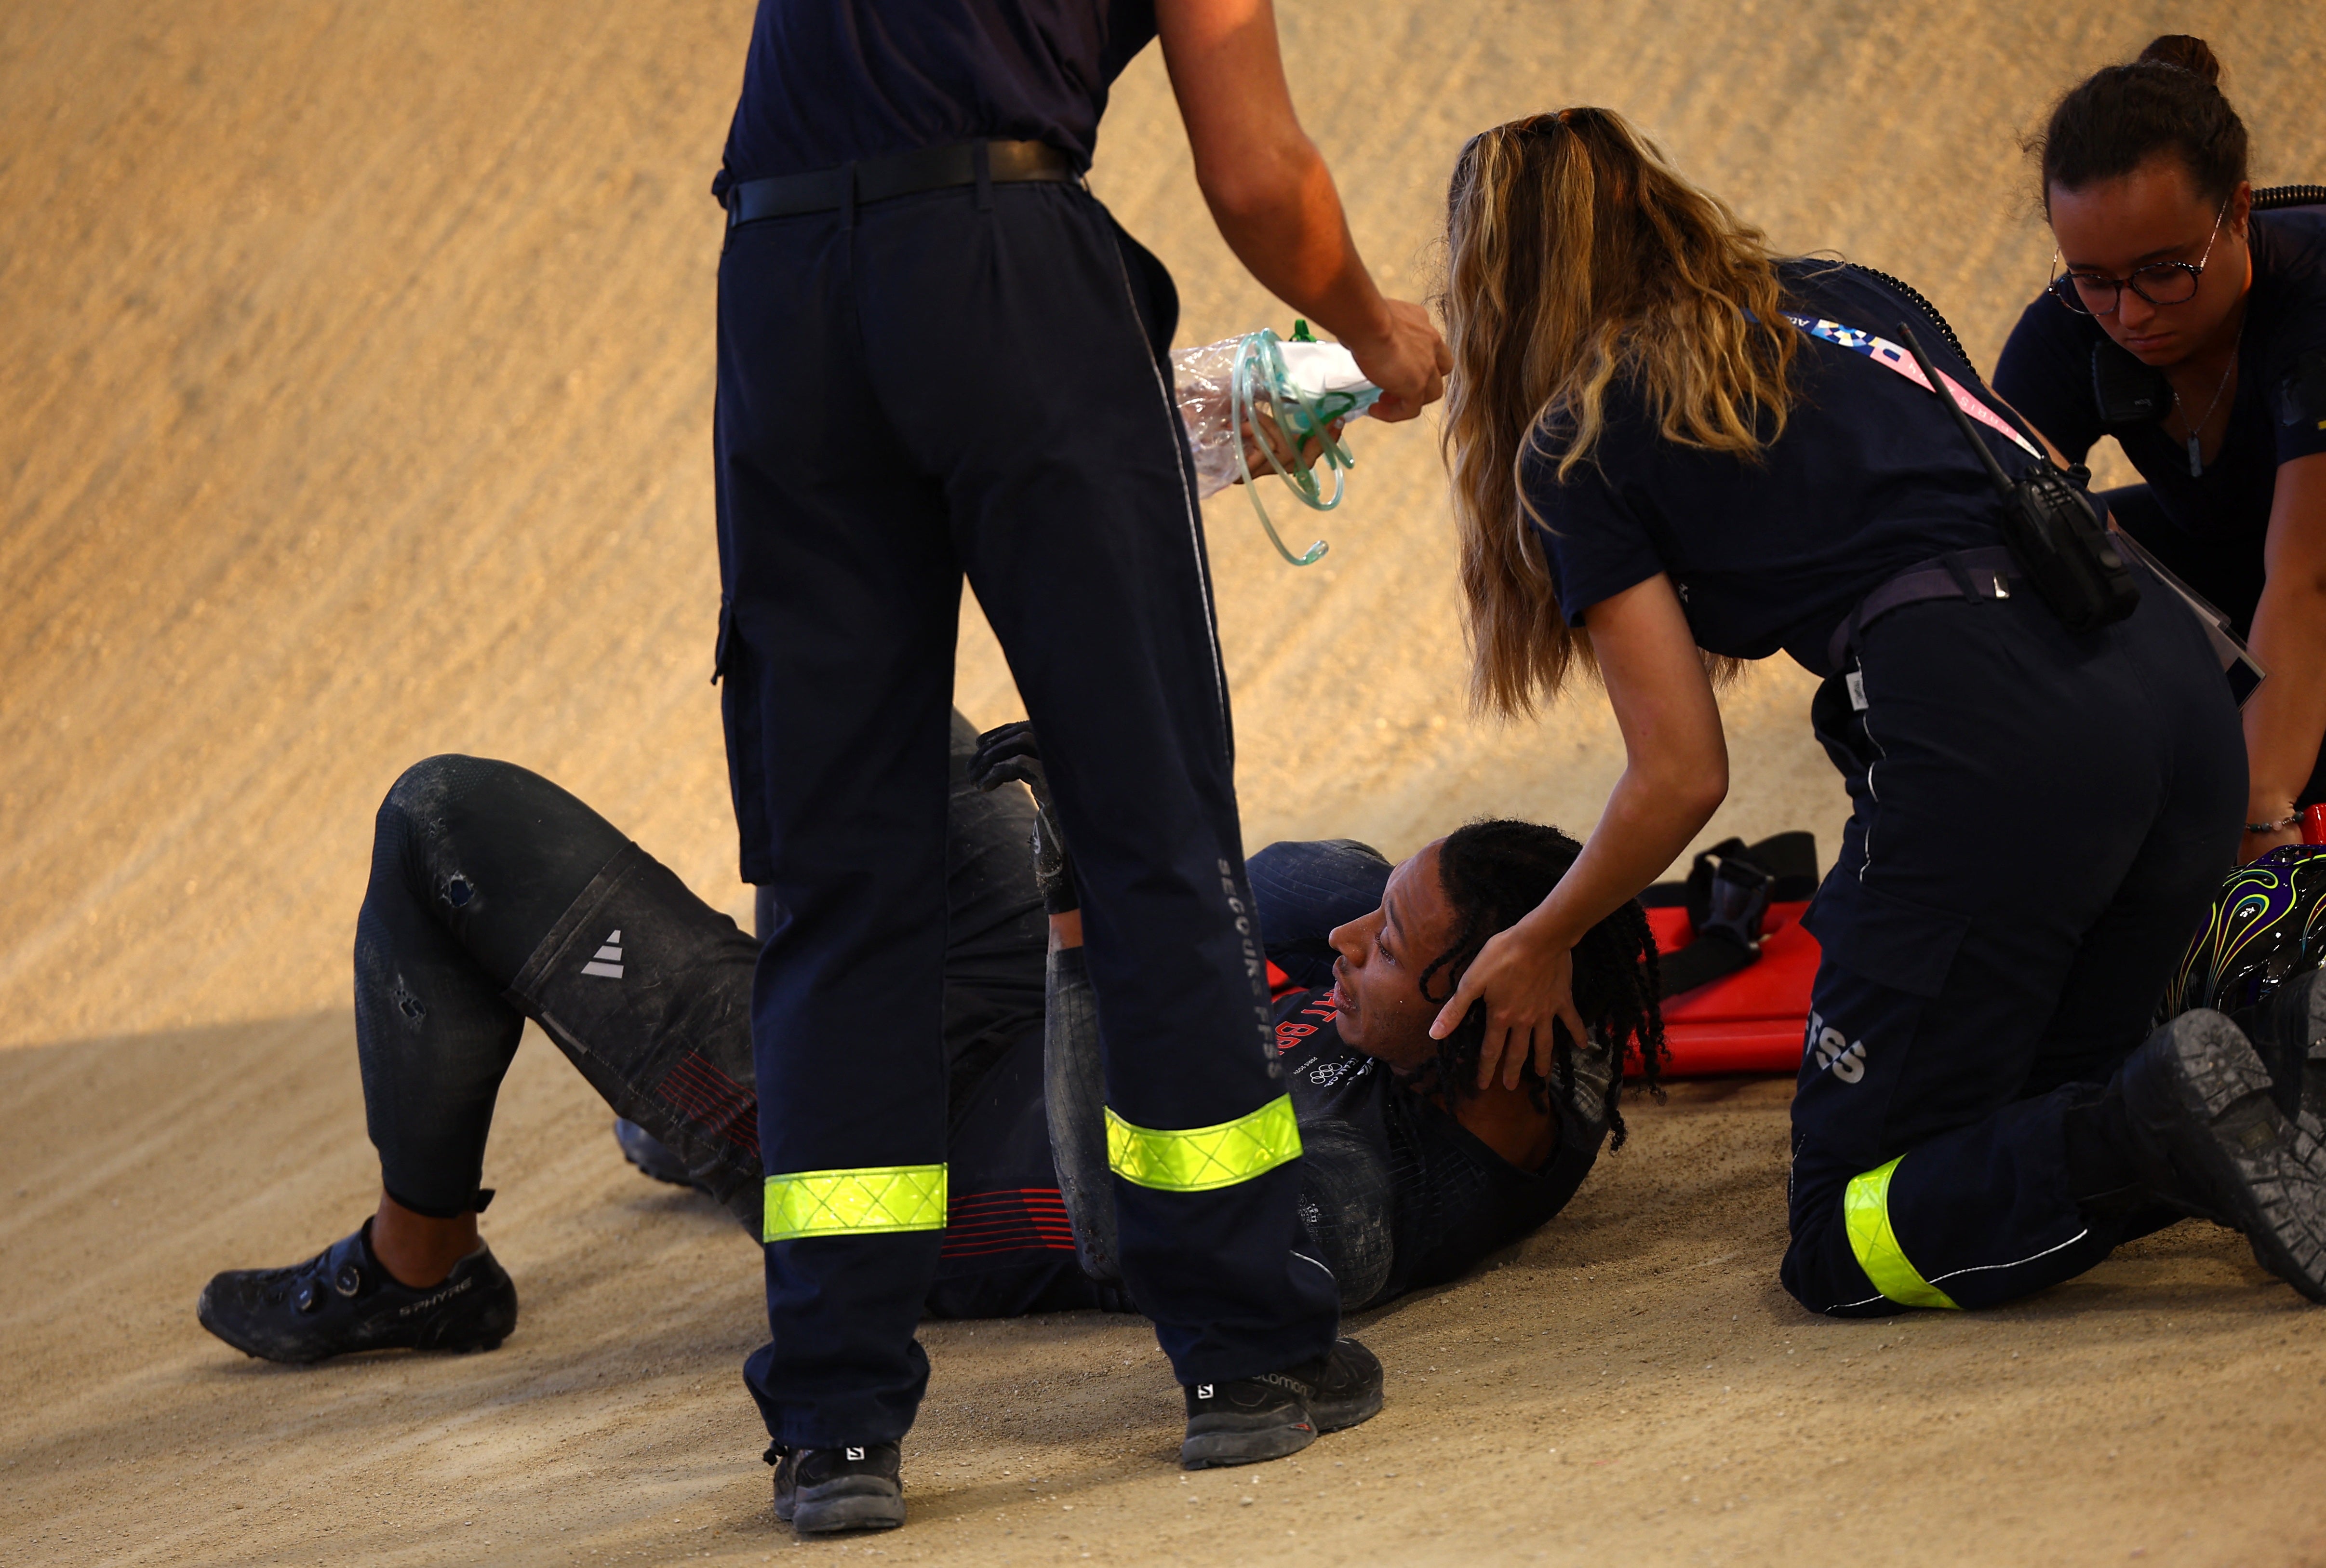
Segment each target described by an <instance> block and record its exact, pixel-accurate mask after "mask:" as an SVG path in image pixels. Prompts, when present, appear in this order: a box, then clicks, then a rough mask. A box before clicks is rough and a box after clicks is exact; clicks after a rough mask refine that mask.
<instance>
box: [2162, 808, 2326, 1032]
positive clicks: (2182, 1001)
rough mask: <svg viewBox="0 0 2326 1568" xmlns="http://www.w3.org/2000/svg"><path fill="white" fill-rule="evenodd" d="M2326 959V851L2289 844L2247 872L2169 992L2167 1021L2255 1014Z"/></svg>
mask: <svg viewBox="0 0 2326 1568" xmlns="http://www.w3.org/2000/svg"><path fill="white" fill-rule="evenodd" d="M2321 958H2326V845H2320V844H2289V845H2282V846H2281V847H2279V848H2276V849H2273V850H2271V851H2270V852H2269V853H2268V854H2265V855H2263V856H2262V857H2261V858H2260V859H2259V860H2257V861H2255V862H2254V863H2252V864H2251V865H2245V866H2239V867H2238V869H2237V870H2236V871H2233V872H2231V873H2229V874H2228V878H2227V879H2226V880H2225V881H2223V882H2222V883H2221V890H2220V891H2219V892H2218V893H2216V894H2214V895H2213V907H2212V908H2211V909H2210V910H2207V911H2206V915H2205V923H2204V925H2203V926H2201V927H2200V928H2199V929H2198V931H2197V936H2196V939H2195V940H2194V941H2192V942H2191V943H2190V944H2189V950H2188V952H2187V953H2186V954H2184V955H2183V956H2182V959H2181V966H2180V968H2179V969H2177V970H2175V971H2174V973H2173V976H2172V985H2170V986H2169V987H2167V988H2166V990H2165V993H2164V1006H2163V1012H2162V1013H2160V1014H2159V1015H2158V1016H2159V1017H2160V1018H2173V1017H2177V1016H2179V1015H2180V1014H2181V1013H2186V1012H2188V1011H2189V1009H2191V1008H2192V1007H2211V1008H2216V1009H2218V1010H2219V1011H2220V1012H2223V1013H2231V1012H2234V1011H2236V1010H2237V1009H2238V1008H2240V1007H2250V1006H2252V1005H2253V1004H2254V1003H2256V1002H2259V1001H2260V1000H2261V999H2262V998H2263V997H2265V996H2267V995H2268V994H2270V993H2271V992H2273V991H2275V990H2276V989H2277V988H2278V986H2279V985H2283V984H2284V981H2285V979H2286V978H2287V976H2289V975H2298V974H2301V973H2303V971H2305V970H2309V969H2314V968H2316V967H2317V966H2318V964H2319V961H2320V960H2321Z"/></svg>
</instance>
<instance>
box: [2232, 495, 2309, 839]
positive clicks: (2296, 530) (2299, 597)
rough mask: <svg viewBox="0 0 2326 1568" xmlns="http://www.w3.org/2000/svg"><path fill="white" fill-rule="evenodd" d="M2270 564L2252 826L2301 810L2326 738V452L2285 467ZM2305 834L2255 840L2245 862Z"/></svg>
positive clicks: (2259, 647)
mask: <svg viewBox="0 0 2326 1568" xmlns="http://www.w3.org/2000/svg"><path fill="white" fill-rule="evenodd" d="M2263 563H2264V565H2265V566H2266V569H2267V572H2268V575H2267V577H2266V580H2265V581H2264V583H2263V586H2262V591H2261V602H2260V603H2259V604H2258V605H2257V606H2256V608H2255V610H2254V618H2253V638H2252V648H2253V653H2254V657H2255V658H2256V659H2258V660H2260V661H2261V665H2262V667H2263V668H2265V669H2266V670H2268V671H2269V678H2268V679H2267V680H2266V681H2264V682H2262V683H2261V686H2260V689H2259V690H2257V691H2256V692H2255V693H2254V695H2253V700H2252V701H2251V702H2249V703H2247V705H2246V709H2245V714H2244V718H2245V732H2246V761H2247V770H2248V782H2247V790H2248V798H2247V807H2246V820H2247V821H2248V822H2275V821H2276V820H2278V819H2279V818H2280V817H2285V816H2287V815H2289V814H2290V813H2291V812H2292V811H2293V803H2294V801H2295V800H2296V799H2298V798H2300V796H2301V794H2302V791H2303V787H2304V786H2306V785H2307V784H2308V783H2309V782H2310V773H2311V770H2312V767H2314V766H2315V765H2316V763H2317V761H2318V746H2319V740H2320V737H2321V734H2326V454H2321V455H2318V456H2312V457H2303V458H2297V459H2295V460H2294V461H2293V462H2289V463H2285V464H2284V465H2282V466H2281V467H2280V468H2279V469H2278V471H2277V490H2276V495H2275V498H2274V500H2273V504H2272V506H2271V509H2270V522H2269V534H2268V536H2267V538H2266V543H2265V546H2264V550H2263ZM2295 836H2296V835H2294V834H2293V832H2292V831H2291V830H2288V831H2286V832H2284V833H2282V834H2274V835H2253V834H2249V835H2247V838H2246V842H2245V845H2244V846H2243V848H2244V852H2245V854H2244V856H2243V858H2250V857H2251V856H2253V855H2255V854H2259V853H2261V852H2262V851H2263V850H2265V849H2268V848H2270V847H2272V845H2273V844H2274V843H2292V842H2293V841H2294V838H2295Z"/></svg>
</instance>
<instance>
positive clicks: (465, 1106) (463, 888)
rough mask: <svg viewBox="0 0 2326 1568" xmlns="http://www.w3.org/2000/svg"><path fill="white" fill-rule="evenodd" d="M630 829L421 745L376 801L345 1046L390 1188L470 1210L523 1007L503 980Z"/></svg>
mask: <svg viewBox="0 0 2326 1568" xmlns="http://www.w3.org/2000/svg"><path fill="white" fill-rule="evenodd" d="M628 842H629V841H628V839H627V838H626V837H624V836H623V835H622V834H621V833H619V831H617V830H616V829H615V827H614V826H613V825H612V824H610V823H609V822H608V821H607V820H606V819H605V818H604V817H600V816H599V815H598V814H597V813H596V812H594V811H592V810H591V809H590V808H589V807H587V806H585V805H583V804H582V803H581V801H580V800H578V799H576V798H574V797H572V795H569V794H567V793H566V792H565V791H564V790H563V789H559V788H558V787H557V786H556V785H554V784H552V783H551V782H550V781H549V780H548V779H544V778H542V777H541V776H540V775H538V774H535V773H529V772H527V771H526V770H524V769H522V768H517V767H514V766H512V765H510V764H509V763H507V762H493V761H484V760H482V759H479V758H475V757H458V756H448V757H432V758H430V759H428V760H427V761H424V762H421V763H418V764H416V765H415V766H414V767H413V768H412V769H410V770H408V771H406V772H405V775H404V777H403V778H401V779H397V780H396V782H395V788H394V789H391V790H389V791H388V795H387V798H386V800H384V801H382V802H381V803H380V807H379V818H378V822H377V827H376V829H375V832H374V836H373V839H372V857H371V884H370V886H369V887H368V889H366V890H365V892H364V901H363V912H362V913H361V914H360V915H359V916H358V918H357V920H356V953H355V958H356V1049H357V1050H358V1054H359V1055H360V1057H361V1059H362V1063H363V1084H364V1103H365V1107H366V1110H367V1112H368V1118H369V1125H370V1132H371V1141H372V1143H373V1144H374V1146H376V1147H377V1149H378V1150H379V1155H380V1169H381V1180H382V1183H383V1184H384V1185H385V1186H386V1189H387V1191H388V1194H389V1196H391V1197H392V1198H394V1199H395V1200H396V1201H397V1202H398V1203H401V1204H403V1205H404V1206H405V1208H407V1209H414V1210H415V1211H417V1212H419V1213H422V1214H428V1215H434V1216H436V1217H439V1218H451V1216H454V1215H457V1214H460V1213H462V1212H464V1211H465V1210H468V1209H473V1208H474V1207H476V1192H477V1183H478V1180H479V1177H480V1176H481V1175H482V1173H483V1170H484V1157H485V1139H486V1135H487V1134H488V1132H489V1130H490V1128H491V1126H492V1119H493V1101H494V1099H495V1097H497V1096H498V1093H499V1090H500V1083H501V1078H502V1076H503V1075H504V1074H505V1073H507V1070H508V1065H509V1060H510V1059H511V1058H512V1057H513V1056H514V1055H515V1054H516V1045H517V1039H518V1037H519V1035H520V1034H521V1033H522V1032H523V1031H524V1028H525V1015H524V1014H523V1013H520V1012H519V1011H518V1010H517V1009H516V1007H514V1006H512V1005H511V1004H510V1003H508V1002H507V1001H506V1000H504V994H505V993H507V991H508V990H509V988H510V986H511V985H512V984H513V983H514V982H515V981H516V977H517V973H518V971H519V970H520V969H522V968H524V966H525V964H526V959H527V958H529V957H532V955H533V953H534V951H535V949H536V948H537V947H540V946H541V942H542V938H544V937H545V936H547V935H548V933H549V930H550V929H551V928H552V927H553V926H554V925H555V924H556V923H557V921H558V919H559V917H561V916H562V915H563V914H564V913H565V911H566V910H568V909H570V908H572V904H573V902H574V901H575V900H576V899H577V898H579V897H580V896H581V892H582V891H583V890H584V889H585V888H587V887H588V886H589V885H590V883H591V881H592V880H593V879H594V878H595V877H596V876H597V875H598V873H600V871H601V870H603V869H604V868H605V866H606V865H607V863H609V861H611V860H612V859H613V857H614V856H615V854H617V853H619V851H620V850H621V849H622V848H623V846H624V845H627V844H628Z"/></svg>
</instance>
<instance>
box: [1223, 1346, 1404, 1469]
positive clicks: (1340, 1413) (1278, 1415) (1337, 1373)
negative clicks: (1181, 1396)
mask: <svg viewBox="0 0 2326 1568" xmlns="http://www.w3.org/2000/svg"><path fill="white" fill-rule="evenodd" d="M1381 1407H1382V1367H1381V1363H1380V1362H1379V1361H1378V1360H1376V1359H1374V1358H1373V1353H1372V1351H1371V1350H1368V1349H1365V1348H1364V1347H1363V1345H1360V1344H1358V1343H1357V1342H1356V1341H1355V1340H1354V1339H1340V1340H1336V1341H1335V1343H1334V1345H1333V1349H1331V1350H1330V1351H1329V1352H1327V1353H1326V1356H1325V1357H1324V1358H1323V1359H1321V1360H1317V1361H1310V1362H1307V1364H1305V1365H1303V1366H1299V1367H1288V1368H1287V1369H1285V1370H1284V1371H1281V1372H1268V1373H1263V1374H1261V1376H1260V1377H1239V1378H1237V1379H1235V1380H1234V1381H1233V1382H1232V1383H1194V1384H1190V1385H1188V1386H1187V1438H1186V1442H1182V1443H1181V1444H1180V1445H1179V1468H1180V1469H1182V1470H1210V1469H1213V1468H1214V1467H1216V1466H1220V1465H1231V1464H1257V1463H1259V1462H1260V1461H1262V1460H1270V1459H1282V1458H1283V1457H1284V1456H1285V1455H1286V1454H1289V1453H1298V1452H1299V1451H1301V1450H1302V1449H1304V1448H1307V1446H1308V1445H1309V1444H1310V1443H1312V1442H1316V1441H1317V1433H1324V1432H1338V1431H1340V1430H1341V1429H1342V1428H1343V1427H1344V1426H1354V1425H1356V1424H1357V1423H1359V1422H1361V1421H1365V1420H1368V1419H1370V1418H1371V1417H1372V1415H1373V1414H1375V1413H1376V1412H1377V1411H1379V1410H1380V1409H1381Z"/></svg>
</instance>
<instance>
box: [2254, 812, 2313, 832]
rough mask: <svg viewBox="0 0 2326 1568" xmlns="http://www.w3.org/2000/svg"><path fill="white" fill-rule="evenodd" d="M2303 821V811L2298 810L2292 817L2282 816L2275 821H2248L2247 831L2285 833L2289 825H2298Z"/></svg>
mask: <svg viewBox="0 0 2326 1568" xmlns="http://www.w3.org/2000/svg"><path fill="white" fill-rule="evenodd" d="M2301 821H2302V813H2300V812H2299V811H2297V812H2295V813H2294V814H2293V816H2291V817H2279V818H2278V819H2277V820H2276V821H2275V822H2248V823H2247V824H2246V831H2247V833H2283V832H2284V831H2285V830H2286V829H2287V828H2289V827H2294V826H2299V825H2300V824H2301Z"/></svg>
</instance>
